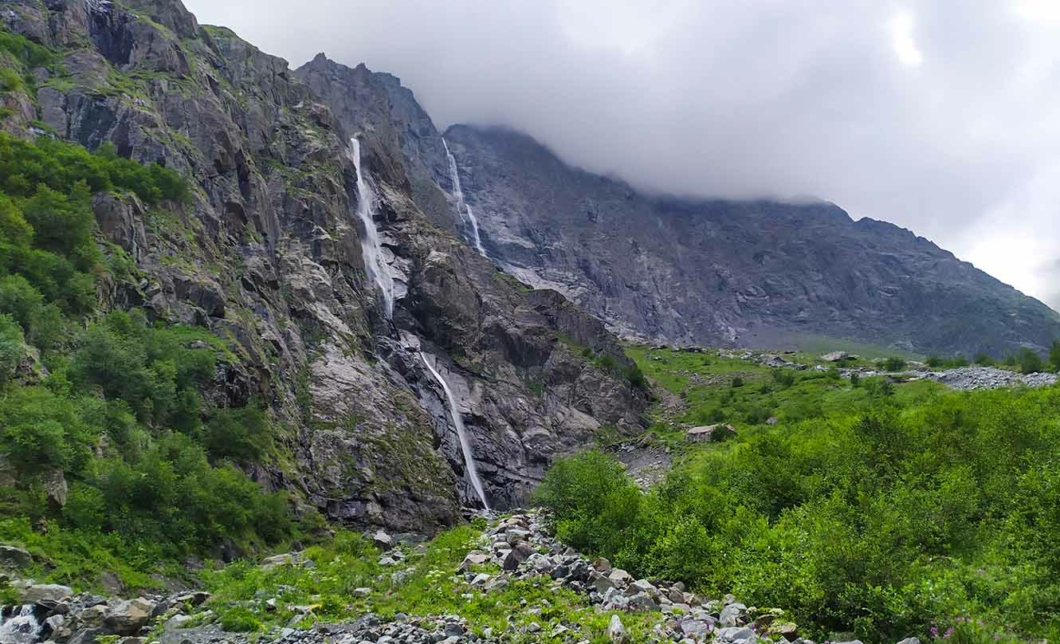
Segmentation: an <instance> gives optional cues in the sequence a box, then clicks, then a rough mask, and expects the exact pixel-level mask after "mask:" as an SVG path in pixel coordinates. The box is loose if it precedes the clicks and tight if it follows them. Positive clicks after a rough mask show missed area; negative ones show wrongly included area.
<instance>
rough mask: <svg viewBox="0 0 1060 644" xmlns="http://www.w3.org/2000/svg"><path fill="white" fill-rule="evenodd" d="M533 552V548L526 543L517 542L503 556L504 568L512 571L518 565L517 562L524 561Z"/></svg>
mask: <svg viewBox="0 0 1060 644" xmlns="http://www.w3.org/2000/svg"><path fill="white" fill-rule="evenodd" d="M532 554H534V549H533V548H532V547H531V546H530V544H528V543H525V542H524V543H520V544H517V545H516V546H515V547H514V548H512V550H511V552H509V553H508V556H506V557H505V558H504V570H506V571H509V572H510V571H513V570H515V569H516V568H518V567H519V564H521V563H523V562H524V561H526V560H527V559H528V558H529V557H530V555H532Z"/></svg>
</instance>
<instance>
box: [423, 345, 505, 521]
mask: <svg viewBox="0 0 1060 644" xmlns="http://www.w3.org/2000/svg"><path fill="white" fill-rule="evenodd" d="M420 359H421V360H423V364H424V365H426V367H427V371H430V372H431V375H432V376H434V379H435V380H437V381H438V384H439V385H441V386H442V391H444V392H445V399H446V401H447V402H448V403H449V415H450V416H451V417H452V419H453V425H456V436H457V438H459V439H460V450H461V451H462V452H463V453H464V466H465V467H466V468H467V475H468V478H470V479H471V486H472V487H474V488H475V494H478V498H479V500H480V501H482V507H483V508H485V509H486V512H489V511H490V504H489V503H488V502H487V501H486V492H485V491H484V490H483V489H482V481H480V480H479V478H478V468H477V467H476V466H475V457H474V454H472V453H471V443H469V442H468V440H467V432H466V431H465V430H464V419H463V418H461V417H460V410H459V409H457V406H456V397H455V396H453V391H452V390H451V389H449V384H448V383H446V382H445V378H442V374H440V373H438V372H437V371H436V370H435V369H434V367H432V366H431V363H430V362H428V361H427V354H425V353H420Z"/></svg>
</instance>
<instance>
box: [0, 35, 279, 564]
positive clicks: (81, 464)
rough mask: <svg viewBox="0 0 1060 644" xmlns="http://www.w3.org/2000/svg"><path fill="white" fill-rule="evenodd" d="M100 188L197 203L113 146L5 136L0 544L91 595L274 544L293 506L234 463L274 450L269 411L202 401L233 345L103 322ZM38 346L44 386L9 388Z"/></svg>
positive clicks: (167, 175) (0, 182)
mask: <svg viewBox="0 0 1060 644" xmlns="http://www.w3.org/2000/svg"><path fill="white" fill-rule="evenodd" d="M12 47H14V48H16V49H18V50H19V51H20V52H21V53H20V54H19V55H20V56H25V57H28V58H30V59H35V58H37V57H39V55H40V52H38V51H37V50H35V49H34V48H33V47H31V46H30V45H28V44H26V43H22V42H19V41H17V40H14V41H13V40H11V39H6V38H5V37H4V35H3V34H0V48H3V49H7V50H10V49H11V48H12ZM100 191H115V192H123V191H125V192H131V193H135V194H136V195H138V196H139V198H140V199H142V200H143V201H145V202H147V203H149V204H158V203H159V202H161V201H163V200H183V199H186V198H187V195H188V191H187V188H186V186H185V184H184V182H183V181H182V180H181V178H180V176H179V175H177V174H176V173H173V172H171V171H169V170H165V169H163V168H161V167H159V166H142V165H140V164H137V163H135V162H132V161H129V160H125V159H119V158H117V156H116V155H115V154H114V150H113V148H112V147H111V148H108V147H105V148H103V149H102V150H101V151H100V152H99V153H97V154H90V153H89V152H87V151H86V150H84V149H83V148H80V147H77V146H72V145H69V144H65V143H61V142H58V141H52V140H47V139H43V140H41V141H38V142H37V143H31V142H26V141H21V140H18V139H14V138H12V137H10V136H8V135H6V134H3V133H0V455H3V456H4V458H5V459H6V461H7V462H8V463H9V465H11V466H13V467H14V471H15V474H16V475H17V480H16V484H15V486H14V487H3V486H0V515H2V516H3V517H4V518H3V520H0V540H4V541H11V542H16V543H26V544H36V546H35V547H39V548H41V549H42V550H43V552H44V554H45V555H46V556H47V558H48V559H49V560H51V561H52V562H53V563H54V568H53V569H52V572H51V577H52V578H54V579H58V580H62V581H69V580H73V581H80V582H88V583H91V581H92V580H91V579H90V578H89V577H88V576H89V575H92V574H99V573H100V572H102V571H105V570H118V571H120V572H121V574H122V575H123V577H124V578H125V579H126V581H127V583H130V584H132V585H140V584H149V583H150V577H148V576H147V575H146V573H147V572H148V571H156V570H158V569H159V567H165V566H171V567H176V565H175V562H178V561H180V560H181V558H183V557H185V556H187V555H189V554H216V553H217V552H218V548H220V547H221V546H228V547H229V548H230V549H231V548H236V549H239V548H248V547H254V546H257V545H259V544H263V543H275V542H278V541H280V540H282V539H284V538H286V537H288V536H289V535H290V533H291V530H292V523H291V518H290V516H289V515H288V509H287V502H286V498H285V496H283V495H280V494H266V493H265V492H264V491H263V490H262V489H261V488H260V487H259V486H258V485H257V484H255V483H254V482H252V481H251V480H250V479H249V478H247V476H246V475H245V474H243V473H242V472H241V471H240V470H238V469H236V468H235V467H234V466H233V465H232V464H231V463H230V461H236V462H241V461H250V460H254V459H259V458H264V457H266V456H267V455H268V454H269V453H270V451H271V449H272V443H271V425H270V422H269V420H268V417H267V413H266V412H265V411H264V410H262V409H259V408H258V407H256V406H255V407H250V408H246V409H224V410H215V409H209V408H208V407H207V406H206V405H204V404H203V402H202V401H203V396H202V393H203V392H204V391H205V390H206V389H208V388H209V387H211V386H212V383H213V381H214V379H215V377H216V371H217V363H218V360H219V359H223V360H226V361H231V360H235V357H234V356H233V355H232V354H231V353H230V352H229V351H228V350H227V347H226V346H225V343H224V342H222V341H221V340H219V339H218V338H216V337H215V336H213V335H211V334H210V333H209V332H207V331H205V330H203V329H195V328H189V327H180V326H165V325H162V324H151V323H149V321H148V320H147V318H146V316H145V315H144V314H143V313H142V312H140V311H133V312H123V311H112V312H110V313H108V314H106V315H100V314H99V313H98V309H99V308H100V306H99V302H98V301H97V296H96V281H97V277H98V276H99V275H101V274H102V273H103V272H104V270H105V269H104V267H103V264H102V262H101V261H100V258H101V252H100V250H99V248H98V247H97V244H96V240H95V235H96V231H95V217H94V214H93V211H92V200H93V196H94V194H96V193H98V192H100ZM34 348H36V349H37V350H39V351H38V352H34V355H35V354H36V353H39V354H40V355H41V356H42V360H43V363H44V365H46V366H47V368H48V369H47V370H44V369H40V368H39V365H34V364H30V365H29V368H30V369H34V368H35V369H37V371H38V373H37V375H36V376H34V377H33V378H31V379H29V380H26V379H15V378H13V376H14V375H15V373H16V367H17V366H18V365H19V364H20V363H23V362H25V361H26V358H27V357H28V356H29V355H30V352H31V351H33V349H34ZM35 359H36V358H34V360H35ZM204 421H205V422H204ZM56 472H60V473H62V474H63V475H64V476H65V478H66V480H67V482H68V484H69V494H68V498H67V500H66V504H65V505H64V506H62V507H58V506H56V505H54V504H49V503H47V502H46V498H47V495H46V494H45V493H44V491H43V487H42V485H41V481H42V476H48V477H51V476H54V474H55V473H56ZM42 525H48V530H47V532H46V533H44V534H37V533H36V532H34V530H33V528H34V527H37V526H42ZM31 526H32V527H31ZM89 552H90V553H92V554H91V556H86V554H85V553H89Z"/></svg>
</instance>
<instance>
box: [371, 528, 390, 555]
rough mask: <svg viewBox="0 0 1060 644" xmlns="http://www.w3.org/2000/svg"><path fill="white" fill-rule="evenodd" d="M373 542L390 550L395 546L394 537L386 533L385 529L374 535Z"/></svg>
mask: <svg viewBox="0 0 1060 644" xmlns="http://www.w3.org/2000/svg"><path fill="white" fill-rule="evenodd" d="M372 542H373V543H375V545H377V546H379V547H380V548H382V549H383V550H388V549H390V548H393V547H394V538H393V537H391V536H390V535H389V534H387V533H386V531H385V530H378V531H376V532H375V534H373V535H372Z"/></svg>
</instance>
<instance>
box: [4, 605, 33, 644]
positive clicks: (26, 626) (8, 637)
mask: <svg viewBox="0 0 1060 644" xmlns="http://www.w3.org/2000/svg"><path fill="white" fill-rule="evenodd" d="M42 628H43V625H42V624H41V623H40V622H38V621H37V618H36V617H35V616H34V615H33V606H32V605H30V604H27V605H25V606H23V607H22V608H20V609H18V612H17V613H15V614H14V615H12V616H11V617H10V618H9V619H7V620H4V619H2V618H0V644H33V643H34V642H36V641H37V640H38V639H39V638H40V632H41V629H42Z"/></svg>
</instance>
